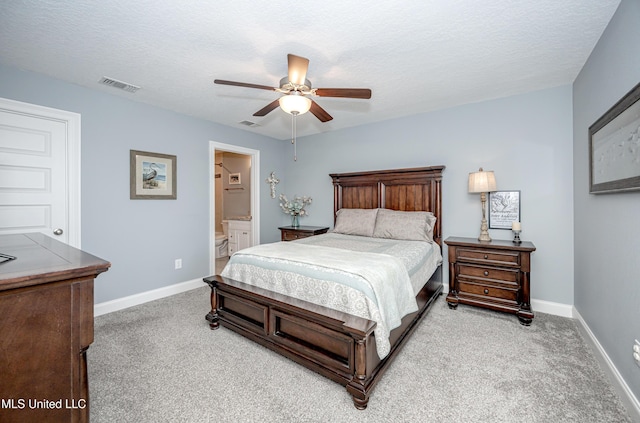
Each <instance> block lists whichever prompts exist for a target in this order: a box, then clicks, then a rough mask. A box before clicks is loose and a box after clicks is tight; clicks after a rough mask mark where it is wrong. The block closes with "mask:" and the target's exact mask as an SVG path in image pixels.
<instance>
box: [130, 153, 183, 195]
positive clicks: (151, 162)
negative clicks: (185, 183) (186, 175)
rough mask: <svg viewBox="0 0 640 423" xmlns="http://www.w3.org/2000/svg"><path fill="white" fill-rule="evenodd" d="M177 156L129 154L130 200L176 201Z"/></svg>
mask: <svg viewBox="0 0 640 423" xmlns="http://www.w3.org/2000/svg"><path fill="white" fill-rule="evenodd" d="M176 166H177V164H176V156H171V155H168V154H160V153H150V152H148V151H137V150H131V151H130V152H129V174H130V176H129V198H130V199H132V200H175V199H176V198H177V184H176V175H177V172H176Z"/></svg>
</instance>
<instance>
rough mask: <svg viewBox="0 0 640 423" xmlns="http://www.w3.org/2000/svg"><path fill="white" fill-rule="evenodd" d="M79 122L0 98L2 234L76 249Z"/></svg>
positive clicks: (69, 116)
mask: <svg viewBox="0 0 640 423" xmlns="http://www.w3.org/2000/svg"><path fill="white" fill-rule="evenodd" d="M79 126H80V117H79V115H77V114H75V113H70V112H64V111H60V110H55V109H49V108H45V107H41V106H35V105H30V104H26V103H20V102H14V101H11V100H6V99H0V234H14V233H24V232H42V233H44V234H46V235H49V236H51V237H54V238H55V239H57V240H59V241H62V242H65V243H67V244H70V245H73V246H75V247H80V233H79V232H80V226H79V223H80V222H79V204H80V202H79V189H78V188H79V168H80V164H79V154H78V152H79V151H78V150H79V138H80V136H79V135H80V131H79ZM73 161H77V162H78V163H72V162H73ZM76 179H77V181H76Z"/></svg>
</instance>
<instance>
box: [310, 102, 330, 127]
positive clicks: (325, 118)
mask: <svg viewBox="0 0 640 423" xmlns="http://www.w3.org/2000/svg"><path fill="white" fill-rule="evenodd" d="M309 111H310V112H311V113H313V114H314V116H315V117H317V118H318V119H320V122H329V121H330V120H331V119H333V117H332V116H331V115H330V114H329V113H327V111H326V110H325V109H323V108H322V107H320V105H319V104H318V103H316V102H315V101H313V100H311V108H310V109H309Z"/></svg>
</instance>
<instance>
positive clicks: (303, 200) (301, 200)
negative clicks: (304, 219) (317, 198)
mask: <svg viewBox="0 0 640 423" xmlns="http://www.w3.org/2000/svg"><path fill="white" fill-rule="evenodd" d="M278 198H279V199H280V208H281V209H282V211H283V212H285V213H286V214H289V215H291V218H292V223H291V226H298V216H307V215H308V214H309V212H307V211H306V210H305V209H304V208H305V206H307V205H309V204H311V197H306V196H302V197H300V196H299V195H296V196H294V197H293V200H292V201H289V199H287V196H286V195H284V194H280V197H278Z"/></svg>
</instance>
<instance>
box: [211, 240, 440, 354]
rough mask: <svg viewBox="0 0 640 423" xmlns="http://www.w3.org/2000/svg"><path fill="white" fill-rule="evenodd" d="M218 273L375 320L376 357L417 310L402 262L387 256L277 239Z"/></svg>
mask: <svg viewBox="0 0 640 423" xmlns="http://www.w3.org/2000/svg"><path fill="white" fill-rule="evenodd" d="M335 236H336V235H332V234H327V235H326V237H327V238H328V240H329V241H333V242H335V239H333V240H332V237H334V238H335ZM343 236H344V235H343ZM323 237H325V236H324V235H323ZM347 237H348V236H347ZM313 238H320V237H313ZM302 241H304V240H302ZM319 241H320V239H318V240H316V242H315V243H317V242H319ZM358 242H364V241H358ZM438 254H439V251H438ZM221 275H222V276H224V277H228V278H231V279H235V280H238V281H241V282H244V283H247V284H250V285H254V286H258V287H260V288H264V289H268V290H271V291H274V292H278V293H281V294H285V295H288V296H291V297H294V298H298V299H301V300H304V301H308V302H311V303H314V304H318V305H322V306H325V307H328V308H332V309H335V310H338V311H342V312H345V313H348V314H352V315H355V316H359V317H363V318H366V319H369V320H373V321H375V322H376V323H377V326H376V329H375V334H376V347H377V350H378V355H379V356H380V357H381V358H383V357H385V356H386V355H387V354H388V353H389V351H390V343H389V333H390V331H391V330H392V329H394V328H396V327H398V326H399V325H400V322H401V319H402V317H403V316H405V315H406V314H409V313H412V312H415V311H417V309H418V307H417V304H416V301H415V293H414V289H413V287H412V284H411V281H410V277H409V273H408V271H407V267H406V263H403V261H402V260H401V259H399V258H397V257H394V256H392V255H389V254H381V253H372V252H363V251H353V250H348V249H341V248H333V247H326V246H323V245H315V244H312V243H304V242H277V243H273V244H263V245H258V246H255V247H250V248H247V249H244V250H241V251H238V252H236V253H235V254H234V255H233V256H232V257H231V259H230V260H229V263H228V264H227V266H226V267H225V268H224V270H223V271H222V274H221Z"/></svg>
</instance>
